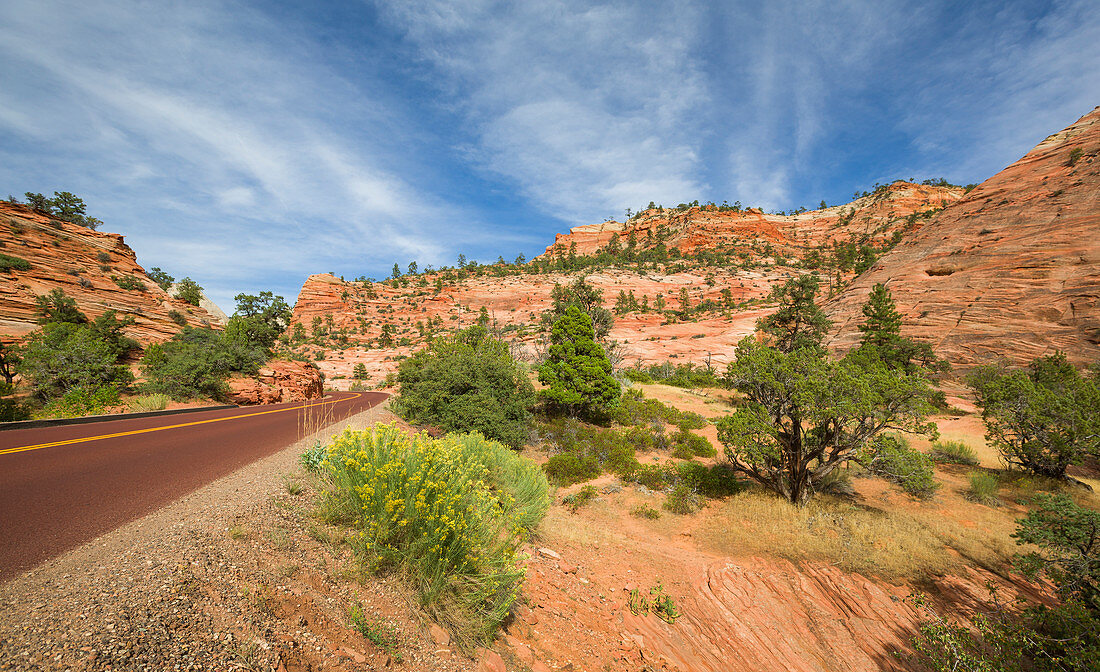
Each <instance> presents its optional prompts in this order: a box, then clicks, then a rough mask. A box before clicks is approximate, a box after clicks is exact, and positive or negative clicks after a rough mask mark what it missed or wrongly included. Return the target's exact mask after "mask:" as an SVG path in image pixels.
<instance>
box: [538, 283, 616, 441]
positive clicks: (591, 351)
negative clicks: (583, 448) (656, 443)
mask: <svg viewBox="0 0 1100 672" xmlns="http://www.w3.org/2000/svg"><path fill="white" fill-rule="evenodd" d="M539 382H540V383H542V384H543V385H546V388H545V389H543V390H542V392H541V394H542V396H543V398H544V399H546V400H547V401H548V402H550V404H551V405H553V406H556V407H557V408H559V409H561V410H563V411H565V412H567V413H569V414H570V415H580V416H583V417H587V418H593V419H595V418H599V417H600V416H602V415H603V414H604V413H605V412H606V411H607V410H609V409H610V408H611V407H613V406H614V405H615V404H616V403H617V402H618V400H619V395H620V393H621V390H620V389H619V383H618V381H616V380H615V378H614V377H613V376H612V375H611V362H610V360H609V359H608V358H607V354H606V353H605V352H604V350H603V348H601V347H600V345H599V343H597V342H596V332H595V330H594V329H593V328H592V319H591V318H590V317H589V316H588V314H587V313H585V312H584V311H582V310H581V309H580V308H579V307H578V306H576V305H575V304H569V306H568V308H567V309H566V311H565V314H564V315H562V316H561V317H559V318H558V319H557V320H556V321H555V322H554V326H553V329H552V330H551V332H550V350H549V353H548V355H547V358H546V362H544V363H543V364H542V366H540V367H539Z"/></svg>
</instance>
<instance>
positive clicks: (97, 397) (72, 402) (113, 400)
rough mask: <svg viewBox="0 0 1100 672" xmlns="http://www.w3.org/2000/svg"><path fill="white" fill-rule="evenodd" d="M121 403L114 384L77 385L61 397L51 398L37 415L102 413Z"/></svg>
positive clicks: (72, 415) (55, 416)
mask: <svg viewBox="0 0 1100 672" xmlns="http://www.w3.org/2000/svg"><path fill="white" fill-rule="evenodd" d="M119 403H120V400H119V396H118V388H117V387H114V386H113V385H103V386H100V387H92V388H87V387H76V388H73V389H71V390H69V391H68V392H66V393H65V394H63V395H61V396H60V397H56V398H54V399H51V400H50V401H49V402H48V403H47V404H46V405H45V406H43V407H42V410H41V411H40V412H39V413H38V414H37V415H38V416H39V417H43V418H78V417H81V416H85V415H102V414H104V413H105V412H106V411H107V409H108V408H109V407H111V406H118V405H119Z"/></svg>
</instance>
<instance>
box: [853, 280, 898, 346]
mask: <svg viewBox="0 0 1100 672" xmlns="http://www.w3.org/2000/svg"><path fill="white" fill-rule="evenodd" d="M863 316H864V317H866V318H867V321H866V322H864V323H863V324H861V325H859V330H860V331H862V332H863V339H862V341H861V342H862V343H864V344H870V345H875V346H879V347H884V346H890V345H893V344H894V343H896V341H897V339H898V337H900V336H901V313H899V312H898V309H897V307H896V306H895V305H894V300H893V298H891V297H890V290H888V289H886V285H884V284H882V283H881V282H880V283H877V284H876V285H875V286H874V287H873V288H871V295H870V296H869V297H868V298H867V303H865V304H863Z"/></svg>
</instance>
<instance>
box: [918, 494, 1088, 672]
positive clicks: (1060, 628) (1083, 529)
mask: <svg viewBox="0 0 1100 672" xmlns="http://www.w3.org/2000/svg"><path fill="white" fill-rule="evenodd" d="M1035 504H1036V508H1035V509H1033V510H1032V511H1031V512H1030V513H1028V515H1027V516H1025V517H1024V518H1022V519H1020V520H1019V521H1017V531H1016V532H1015V533H1014V534H1013V535H1012V536H1013V537H1014V538H1015V539H1016V543H1017V544H1019V545H1021V546H1025V547H1027V548H1029V549H1031V550H1028V551H1027V552H1025V553H1021V554H1017V555H1016V566H1017V568H1018V569H1020V570H1021V571H1023V572H1024V574H1025V575H1026V576H1028V577H1029V578H1031V579H1038V578H1040V577H1041V578H1045V579H1047V580H1049V581H1050V582H1051V583H1052V584H1053V585H1054V586H1055V588H1056V590H1057V592H1058V595H1059V597H1060V598H1061V602H1060V603H1059V604H1056V605H1046V604H1023V605H1014V606H1009V605H1005V604H1003V603H1002V602H1001V601H1000V600H998V599H997V597H996V595H995V593H993V591H992V589H991V591H990V592H991V595H990V597H991V603H990V604H989V605H988V607H987V608H986V609H983V610H981V611H979V612H978V613H977V614H975V615H974V616H972V617H970V618H969V619H968V621H967V622H963V623H961V624H960V623H956V622H954V621H950V620H947V619H945V618H943V617H942V616H940V615H939V614H937V613H936V612H935V611H934V610H933V609H932V608H931V607H930V606H929V603H928V601H927V600H925V599H923V598H922V597H918V598H917V604H918V605H919V606H922V607H923V608H924V609H925V613H926V616H927V619H926V620H925V622H924V623H923V624H922V626H921V634H920V636H919V637H918V638H917V639H916V640H915V643H916V645H917V648H918V649H919V650H920V651H921V652H922V653H924V654H925V655H926V657H927V661H928V662H929V663H930V665H931V668H932V669H933V670H936V671H937V672H947V671H948V670H978V671H986V670H988V671H990V672H1000V671H1005V672H1016V671H1020V672H1023V671H1024V670H1027V671H1032V670H1034V671H1040V672H1048V671H1049V672H1086V671H1090V670H1095V669H1096V661H1097V660H1100V599H1098V596H1100V544H1098V543H1097V540H1098V538H1100V513H1097V512H1096V511H1093V510H1091V509H1087V508H1084V507H1082V506H1080V505H1078V504H1076V503H1075V502H1074V501H1073V500H1072V499H1071V498H1069V497H1067V496H1065V495H1044V496H1040V497H1037V498H1036V501H1035ZM1021 607H1022V609H1021Z"/></svg>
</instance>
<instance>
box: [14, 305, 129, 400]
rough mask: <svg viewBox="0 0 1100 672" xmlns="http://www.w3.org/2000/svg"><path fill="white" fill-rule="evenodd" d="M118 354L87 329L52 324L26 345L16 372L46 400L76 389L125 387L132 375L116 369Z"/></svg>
mask: <svg viewBox="0 0 1100 672" xmlns="http://www.w3.org/2000/svg"><path fill="white" fill-rule="evenodd" d="M117 361H118V353H117V351H116V349H115V348H114V347H113V345H112V344H111V343H108V342H106V341H105V340H103V339H102V338H100V337H98V336H97V335H96V333H95V332H94V331H93V330H92V328H90V327H89V326H87V325H82V324H71V323H68V322H56V323H51V324H47V325H45V326H44V327H43V328H42V330H41V331H38V332H36V333H35V334H34V335H32V336H31V338H30V339H29V340H28V341H27V345H26V347H25V348H24V350H23V361H22V362H20V364H19V372H20V373H22V374H23V377H24V378H25V379H26V380H27V381H28V382H29V383H30V385H31V390H32V391H33V393H34V395H35V396H37V397H39V398H40V399H49V398H51V397H59V396H62V395H65V394H66V393H68V392H69V391H71V390H76V389H78V388H80V389H83V390H88V391H89V392H88V393H89V394H90V393H91V391H94V390H97V389H99V388H103V387H107V386H113V387H114V388H116V393H117V388H121V387H125V386H127V385H129V384H130V383H131V382H132V381H133V375H132V374H131V373H130V370H129V369H128V368H126V367H125V366H118V364H117Z"/></svg>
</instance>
